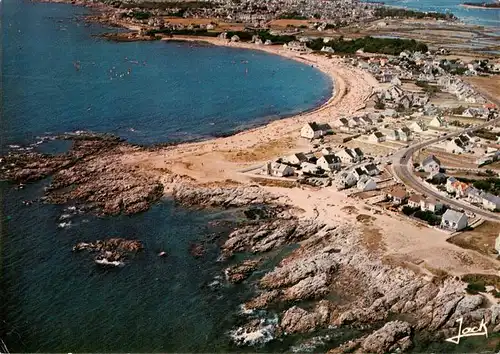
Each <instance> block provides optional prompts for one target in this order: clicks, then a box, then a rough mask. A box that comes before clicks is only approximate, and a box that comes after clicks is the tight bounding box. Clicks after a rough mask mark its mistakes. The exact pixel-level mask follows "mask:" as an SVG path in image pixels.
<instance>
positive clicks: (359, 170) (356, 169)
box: [354, 167, 366, 176]
mask: <svg viewBox="0 0 500 354" xmlns="http://www.w3.org/2000/svg"><path fill="white" fill-rule="evenodd" d="M354 171H356V173H357V174H358V175H359V176H362V175H364V174H366V173H365V171H363V170H362V169H361V168H360V167H356V168H355V169H354Z"/></svg>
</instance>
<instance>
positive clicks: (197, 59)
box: [0, 0, 332, 352]
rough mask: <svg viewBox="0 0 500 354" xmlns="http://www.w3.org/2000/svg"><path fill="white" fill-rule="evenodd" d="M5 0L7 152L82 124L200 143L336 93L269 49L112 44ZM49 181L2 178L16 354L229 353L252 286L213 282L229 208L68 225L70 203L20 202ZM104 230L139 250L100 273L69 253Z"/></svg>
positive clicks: (64, 13) (4, 266)
mask: <svg viewBox="0 0 500 354" xmlns="http://www.w3.org/2000/svg"><path fill="white" fill-rule="evenodd" d="M0 4H1V5H0V6H1V7H2V8H1V10H0V13H1V14H2V18H1V19H2V35H3V38H2V44H3V45H2V51H3V52H2V65H1V69H2V82H1V83H2V96H3V105H2V112H1V114H2V119H1V120H0V124H1V129H2V130H1V131H2V134H1V138H2V140H1V141H0V145H1V146H2V148H6V146H7V145H9V144H18V143H31V142H33V141H34V140H35V139H36V136H38V135H43V134H46V133H48V132H50V133H54V134H55V133H61V132H64V131H73V130H79V129H89V130H94V131H102V132H110V133H115V134H119V135H120V136H122V137H124V138H126V139H128V140H129V141H132V142H136V143H141V144H152V143H157V142H166V141H174V140H188V139H199V138H206V137H209V136H212V135H218V134H227V133H230V132H232V131H235V130H238V129H242V128H244V127H247V126H251V125H255V124H261V123H264V122H266V121H268V120H270V119H276V118H278V117H282V116H286V115H290V114H293V113H296V112H298V111H303V110H307V109H311V108H313V107H315V106H316V105H318V104H320V103H321V102H323V101H325V100H327V99H328V97H329V94H330V93H331V90H332V83H331V82H330V80H329V79H328V78H326V77H325V76H324V75H322V74H321V73H320V72H319V71H318V70H317V69H314V68H311V67H309V66H307V65H303V64H300V63H297V62H294V61H290V60H286V59H283V58H281V57H277V56H273V55H269V54H266V53H262V52H254V51H249V50H235V49H228V48H222V47H211V46H206V45H201V46H197V45H193V44H186V43H182V44H181V43H165V42H140V43H114V42H107V41H104V40H101V39H99V38H97V37H94V36H93V35H95V34H98V33H101V32H102V31H103V28H102V27H100V26H96V25H91V24H85V22H82V21H81V18H80V17H81V15H83V14H85V13H87V10H86V9H83V8H78V7H72V6H69V5H58V4H40V3H31V2H28V1H15V0H7V1H3V2H1V3H0ZM75 62H79V64H75ZM78 66H79V70H77V67H78ZM67 147H68V146H67V144H64V143H63V144H52V145H51V146H43V148H44V150H45V151H63V150H64V149H66V148H67ZM45 183H48V181H43V182H41V183H37V184H32V185H29V186H27V188H26V189H24V190H14V189H12V188H11V187H10V186H9V185H8V184H6V183H1V184H0V193H1V195H2V207H1V209H0V210H1V212H2V215H1V217H2V228H1V235H0V255H1V262H0V266H1V268H0V337H1V338H2V339H3V340H4V341H5V342H6V344H7V346H8V347H9V349H10V350H11V352H98V351H100V352H112V351H113V352H125V351H129V352H138V351H141V352H160V351H163V352H167V351H170V352H172V351H176V352H189V351H196V352H200V351H205V352H214V351H229V350H234V349H235V348H232V347H231V345H230V344H229V338H228V336H227V334H226V332H227V330H228V329H230V328H231V327H232V326H233V325H234V323H235V321H239V319H238V316H237V312H238V310H239V307H238V305H239V304H241V303H242V302H244V301H245V300H247V299H248V297H249V296H250V293H251V289H249V288H248V286H246V285H238V286H228V285H220V284H216V283H215V284H212V286H209V284H211V283H212V282H213V281H214V280H217V279H218V278H217V277H220V276H222V275H223V273H222V270H223V268H224V267H225V266H226V265H227V264H221V263H218V262H216V259H217V257H218V256H219V247H218V242H219V241H218V239H216V238H215V239H214V238H213V237H212V236H213V235H214V233H215V234H217V235H219V234H220V235H222V236H221V237H223V236H224V235H225V234H226V233H227V232H228V227H226V226H210V224H211V222H213V221H218V220H225V221H227V220H234V218H235V215H234V214H233V212H217V211H213V210H212V211H194V210H186V209H183V208H180V207H177V206H176V205H175V204H174V203H173V202H172V201H169V200H165V201H163V202H161V203H158V204H157V205H155V206H154V207H153V208H152V209H151V210H150V211H148V212H146V213H142V214H139V215H134V216H121V217H117V218H97V217H93V216H90V215H84V214H82V215H74V216H73V217H72V219H71V220H72V224H71V226H70V227H68V228H58V227H57V225H58V223H59V222H60V221H59V217H60V216H61V215H62V214H65V213H68V210H65V209H64V208H63V207H62V206H53V205H42V204H38V203H35V204H33V205H31V206H24V205H23V204H22V201H24V200H27V199H36V198H37V197H39V196H41V195H42V193H43V185H44V184H45ZM225 224H226V223H224V225H225ZM107 237H124V238H129V239H133V238H137V239H140V240H142V241H143V243H144V244H145V251H144V252H141V253H140V254H138V255H137V257H135V258H134V259H131V260H130V262H129V264H128V265H127V266H125V267H124V268H121V269H114V270H108V271H105V270H101V269H98V268H96V266H95V265H94V264H93V262H92V259H91V256H90V255H88V254H85V253H79V254H73V253H72V252H71V247H72V246H73V245H74V244H75V243H77V242H79V241H92V240H96V239H102V238H107ZM193 242H202V243H203V244H204V245H205V247H206V249H207V251H206V254H205V255H204V256H203V257H202V258H200V259H195V258H193V257H192V256H191V255H190V254H189V252H188V250H189V246H190V244H191V243H193ZM160 251H165V252H167V257H165V258H160V257H158V256H157V253H158V252H160ZM219 280H220V279H219Z"/></svg>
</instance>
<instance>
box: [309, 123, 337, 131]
mask: <svg viewBox="0 0 500 354" xmlns="http://www.w3.org/2000/svg"><path fill="white" fill-rule="evenodd" d="M307 124H309V126H310V127H311V129H312V130H314V131H315V132H317V131H321V130H323V131H324V130H331V129H332V127H330V125H328V124H318V123H316V122H312V123H307Z"/></svg>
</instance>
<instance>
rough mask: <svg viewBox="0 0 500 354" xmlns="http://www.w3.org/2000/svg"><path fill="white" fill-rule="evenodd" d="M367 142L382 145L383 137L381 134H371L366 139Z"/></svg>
mask: <svg viewBox="0 0 500 354" xmlns="http://www.w3.org/2000/svg"><path fill="white" fill-rule="evenodd" d="M368 140H369V141H370V142H372V143H382V142H384V141H385V135H384V134H382V133H381V132H373V133H371V134H370V136H369V137H368Z"/></svg>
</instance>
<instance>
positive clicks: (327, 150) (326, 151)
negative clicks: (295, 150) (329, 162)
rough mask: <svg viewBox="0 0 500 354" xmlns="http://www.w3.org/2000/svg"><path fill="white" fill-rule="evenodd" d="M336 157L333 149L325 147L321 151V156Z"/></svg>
mask: <svg viewBox="0 0 500 354" xmlns="http://www.w3.org/2000/svg"><path fill="white" fill-rule="evenodd" d="M332 154H333V155H335V154H334V152H333V149H332V148H331V147H324V148H323V149H321V155H332Z"/></svg>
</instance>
